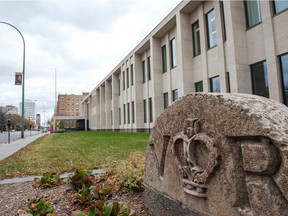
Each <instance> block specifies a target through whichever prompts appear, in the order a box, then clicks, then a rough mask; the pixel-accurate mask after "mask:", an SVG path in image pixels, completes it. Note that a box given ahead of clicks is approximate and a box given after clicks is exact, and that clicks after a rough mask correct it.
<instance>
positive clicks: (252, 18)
mask: <svg viewBox="0 0 288 216" xmlns="http://www.w3.org/2000/svg"><path fill="white" fill-rule="evenodd" d="M273 9H274V13H275V14H278V13H280V12H282V11H284V10H286V9H288V1H287V0H274V1H273ZM245 12H246V24H247V28H251V27H253V26H255V25H257V24H258V23H261V22H262V14H261V7H260V0H249V1H245Z"/></svg>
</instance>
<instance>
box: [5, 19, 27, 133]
mask: <svg viewBox="0 0 288 216" xmlns="http://www.w3.org/2000/svg"><path fill="white" fill-rule="evenodd" d="M0 23H2V24H5V25H9V26H11V27H12V28H14V29H15V30H16V31H17V32H18V33H19V34H20V35H21V38H22V40H23V69H22V114H21V115H22V119H21V138H22V139H23V138H24V93H25V40H24V37H23V35H22V33H21V32H20V31H19V29H17V28H16V27H15V26H13V25H12V24H10V23H7V22H2V21H0Z"/></svg>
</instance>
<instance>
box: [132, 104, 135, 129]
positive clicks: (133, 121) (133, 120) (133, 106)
mask: <svg viewBox="0 0 288 216" xmlns="http://www.w3.org/2000/svg"><path fill="white" fill-rule="evenodd" d="M132 123H133V124H134V123H135V104H134V101H132Z"/></svg>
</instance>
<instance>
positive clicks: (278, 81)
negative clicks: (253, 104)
mask: <svg viewBox="0 0 288 216" xmlns="http://www.w3.org/2000/svg"><path fill="white" fill-rule="evenodd" d="M249 2H250V3H251V1H249ZM250 3H247V2H245V1H219V0H214V1H182V2H180V3H179V5H178V6H177V7H176V8H175V9H174V10H173V11H172V12H171V13H169V14H168V15H167V16H166V17H165V19H164V20H163V21H162V22H161V23H159V24H158V25H157V26H156V27H155V28H154V29H153V30H152V31H151V32H150V34H149V35H147V36H146V37H145V38H144V39H143V40H142V41H141V42H140V43H139V44H138V45H137V46H136V47H135V48H134V49H133V50H132V51H131V52H130V53H129V54H128V55H127V56H126V57H125V58H124V59H123V60H122V61H121V62H120V63H119V64H118V65H117V66H116V67H115V68H114V70H113V71H111V72H110V73H109V74H108V75H107V76H106V78H105V79H104V80H102V81H101V82H100V83H99V84H98V85H97V86H96V87H95V88H94V89H93V91H91V92H90V93H89V95H88V96H87V97H86V98H85V99H84V100H83V101H82V106H83V109H82V111H83V115H84V116H86V117H87V119H88V120H89V128H90V129H91V130H123V131H141V130H150V129H151V128H152V127H153V126H154V122H155V119H156V118H157V117H158V116H159V115H160V114H161V113H162V112H163V110H164V108H165V107H167V106H169V105H171V103H172V102H173V100H177V98H179V97H182V96H184V95H186V94H188V93H193V92H197V91H203V92H214V91H215V92H221V93H226V92H228V93H229V92H231V93H248V94H258V95H261V96H266V97H269V98H271V99H273V100H276V101H279V102H281V103H285V104H286V105H287V91H285V89H288V87H287V86H285V84H286V85H288V79H287V78H286V76H288V71H287V70H288V69H287V68H288V66H287V64H288V55H287V54H288V43H287V38H288V9H287V8H288V6H287V4H286V1H252V3H251V4H250ZM278 4H280V5H278ZM279 8H280V9H279ZM255 10H256V11H255ZM255 14H256V15H255ZM257 15H258V16H257ZM107 73H108V72H107ZM286 73H287V74H286ZM285 79H287V82H285ZM285 92H286V94H285Z"/></svg>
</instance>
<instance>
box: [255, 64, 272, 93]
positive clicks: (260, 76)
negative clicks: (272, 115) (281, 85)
mask: <svg viewBox="0 0 288 216" xmlns="http://www.w3.org/2000/svg"><path fill="white" fill-rule="evenodd" d="M251 75H252V88H253V94H256V95H259V96H263V97H267V98H269V85H268V73H267V64H266V61H263V62H260V63H257V64H254V65H252V66H251Z"/></svg>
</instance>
